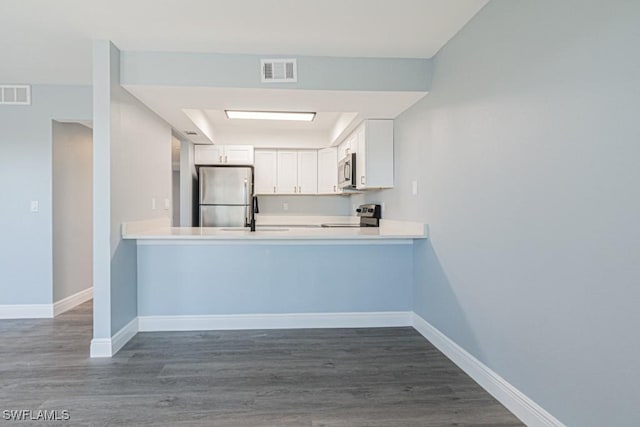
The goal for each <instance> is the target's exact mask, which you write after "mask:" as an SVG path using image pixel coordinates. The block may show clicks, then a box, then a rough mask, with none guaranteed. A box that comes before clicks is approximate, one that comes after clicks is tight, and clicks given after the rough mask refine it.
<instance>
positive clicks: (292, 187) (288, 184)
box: [276, 150, 298, 194]
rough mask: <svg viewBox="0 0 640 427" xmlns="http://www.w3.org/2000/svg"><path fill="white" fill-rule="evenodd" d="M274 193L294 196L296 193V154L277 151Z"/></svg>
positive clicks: (295, 152)
mask: <svg viewBox="0 0 640 427" xmlns="http://www.w3.org/2000/svg"><path fill="white" fill-rule="evenodd" d="M276 192H277V193H278V194H295V193H297V192H298V152H297V151H288V150H278V173H277V183H276Z"/></svg>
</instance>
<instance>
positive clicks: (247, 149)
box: [194, 145, 253, 165]
mask: <svg viewBox="0 0 640 427" xmlns="http://www.w3.org/2000/svg"><path fill="white" fill-rule="evenodd" d="M194 151H195V155H194V157H195V164H196V165H253V146H252V145H196V146H195V149H194Z"/></svg>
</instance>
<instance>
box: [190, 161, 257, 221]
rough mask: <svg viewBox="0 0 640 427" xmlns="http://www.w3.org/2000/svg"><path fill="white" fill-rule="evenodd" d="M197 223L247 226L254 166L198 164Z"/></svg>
mask: <svg viewBox="0 0 640 427" xmlns="http://www.w3.org/2000/svg"><path fill="white" fill-rule="evenodd" d="M198 177H199V186H200V210H199V211H200V227H246V226H248V225H249V224H250V223H251V220H252V218H253V205H252V197H253V168H252V167H250V166H201V167H200V170H199V173H198Z"/></svg>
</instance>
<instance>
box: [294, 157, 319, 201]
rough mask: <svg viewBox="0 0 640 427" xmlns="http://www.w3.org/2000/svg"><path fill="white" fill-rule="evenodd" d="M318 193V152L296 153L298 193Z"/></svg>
mask: <svg viewBox="0 0 640 427" xmlns="http://www.w3.org/2000/svg"><path fill="white" fill-rule="evenodd" d="M317 192H318V152H317V151H315V150H308V151H298V193H302V194H316V193H317Z"/></svg>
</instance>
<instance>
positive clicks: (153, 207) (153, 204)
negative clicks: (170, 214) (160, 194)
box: [151, 197, 156, 211]
mask: <svg viewBox="0 0 640 427" xmlns="http://www.w3.org/2000/svg"><path fill="white" fill-rule="evenodd" d="M151 210H152V211H155V210H156V198H155V197H152V198H151Z"/></svg>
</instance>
